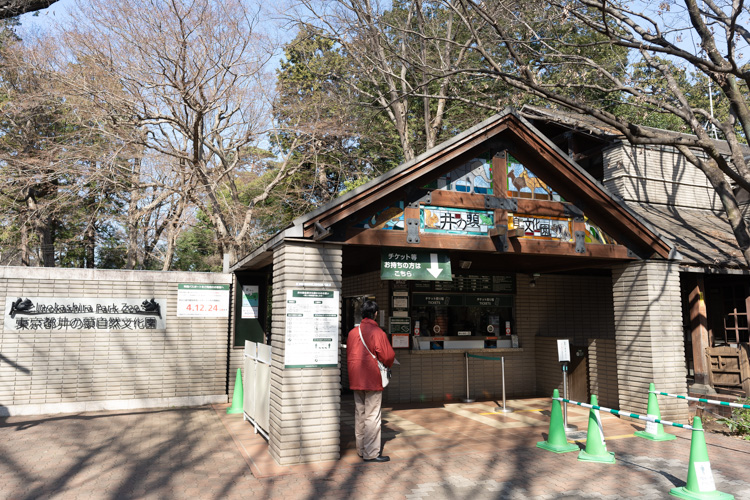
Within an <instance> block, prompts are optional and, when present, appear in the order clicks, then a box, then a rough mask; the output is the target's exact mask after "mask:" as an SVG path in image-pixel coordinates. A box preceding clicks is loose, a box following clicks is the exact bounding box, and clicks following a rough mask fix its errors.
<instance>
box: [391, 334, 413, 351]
mask: <svg viewBox="0 0 750 500" xmlns="http://www.w3.org/2000/svg"><path fill="white" fill-rule="evenodd" d="M391 345H392V346H393V348H394V349H403V348H408V347H409V336H408V335H399V334H396V335H394V336H392V337H391Z"/></svg>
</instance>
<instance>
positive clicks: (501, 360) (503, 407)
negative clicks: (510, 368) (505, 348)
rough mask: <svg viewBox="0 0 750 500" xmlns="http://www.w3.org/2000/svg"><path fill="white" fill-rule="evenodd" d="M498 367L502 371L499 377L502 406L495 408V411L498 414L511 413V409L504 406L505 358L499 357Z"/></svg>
mask: <svg viewBox="0 0 750 500" xmlns="http://www.w3.org/2000/svg"><path fill="white" fill-rule="evenodd" d="M500 366H501V370H502V371H501V375H502V378H503V406H502V408H500V407H498V408H495V411H496V412H500V413H513V408H508V407H506V406H505V356H501V357H500Z"/></svg>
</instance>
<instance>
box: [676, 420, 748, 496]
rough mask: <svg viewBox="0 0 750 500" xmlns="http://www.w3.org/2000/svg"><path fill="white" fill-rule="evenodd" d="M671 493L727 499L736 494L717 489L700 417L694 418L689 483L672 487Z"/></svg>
mask: <svg viewBox="0 0 750 500" xmlns="http://www.w3.org/2000/svg"><path fill="white" fill-rule="evenodd" d="M669 494H670V495H672V496H675V497H678V498H691V499H698V500H704V499H706V500H707V499H714V498H716V499H726V500H730V499H732V498H734V495H730V494H729V493H724V492H721V491H716V486H715V484H714V476H713V473H712V472H711V463H710V462H709V461H708V450H707V449H706V435H705V433H704V432H703V424H702V423H701V419H700V418H699V417H694V418H693V433H692V435H691V437H690V463H689V465H688V475H687V484H686V485H685V486H683V487H680V488H672V489H671V490H669Z"/></svg>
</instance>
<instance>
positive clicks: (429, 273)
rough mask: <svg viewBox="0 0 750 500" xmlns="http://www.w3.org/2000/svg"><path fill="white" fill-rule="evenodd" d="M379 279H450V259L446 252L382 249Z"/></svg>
mask: <svg viewBox="0 0 750 500" xmlns="http://www.w3.org/2000/svg"><path fill="white" fill-rule="evenodd" d="M380 279H383V280H421V281H450V280H451V279H452V278H451V260H450V257H448V254H444V253H438V252H415V251H403V250H401V251H400V250H383V251H381V253H380Z"/></svg>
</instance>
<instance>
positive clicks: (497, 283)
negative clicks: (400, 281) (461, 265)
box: [414, 275, 515, 293]
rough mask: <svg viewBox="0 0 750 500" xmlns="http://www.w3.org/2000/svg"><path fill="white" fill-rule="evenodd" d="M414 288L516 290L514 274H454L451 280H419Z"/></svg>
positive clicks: (510, 291)
mask: <svg viewBox="0 0 750 500" xmlns="http://www.w3.org/2000/svg"><path fill="white" fill-rule="evenodd" d="M414 290H435V291H439V292H495V293H513V292H514V291H515V281H514V277H513V275H497V276H479V275H453V279H452V280H451V281H441V282H429V281H428V282H419V283H417V284H415V286H414Z"/></svg>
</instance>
